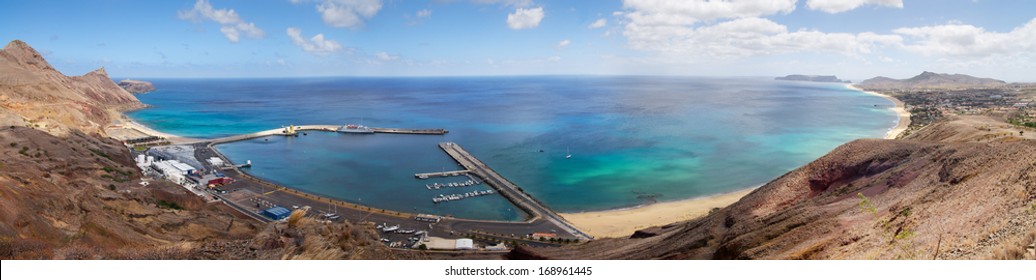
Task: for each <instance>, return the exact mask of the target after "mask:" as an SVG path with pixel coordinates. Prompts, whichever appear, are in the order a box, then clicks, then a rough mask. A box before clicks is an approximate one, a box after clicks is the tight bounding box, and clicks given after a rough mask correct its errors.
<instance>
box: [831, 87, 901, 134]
mask: <svg viewBox="0 0 1036 280" xmlns="http://www.w3.org/2000/svg"><path fill="white" fill-rule="evenodd" d="M845 87H846V88H848V89H851V90H856V91H861V92H863V93H866V94H870V95H875V96H880V97H883V98H885V99H888V100H889V101H892V103H895V104H896V107H893V108H890V109H891V110H892V112H895V113H896V116H897V117H899V120H898V121H896V126H895V127H893V128H891V129H889V131H888V132H887V133H885V139H896V138H899V135H900V134H903V132H905V131H906V130H907V128H909V127H910V112H908V111H907V110H906V104H905V103H903V101H900V100H899V99H898V98H895V97H892V96H891V95H887V94H882V93H878V92H874V91H867V90H863V89H861V88H858V87H856V86H854V85H851V84H849V85H845Z"/></svg>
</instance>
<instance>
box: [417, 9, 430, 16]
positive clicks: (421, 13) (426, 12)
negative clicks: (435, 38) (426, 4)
mask: <svg viewBox="0 0 1036 280" xmlns="http://www.w3.org/2000/svg"><path fill="white" fill-rule="evenodd" d="M430 16H432V10H429V9H424V10H420V11H417V15H415V17H417V18H427V17H430Z"/></svg>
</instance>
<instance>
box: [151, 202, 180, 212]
mask: <svg viewBox="0 0 1036 280" xmlns="http://www.w3.org/2000/svg"><path fill="white" fill-rule="evenodd" d="M157 205H158V207H159V208H167V209H174V210H183V207H180V204H176V202H168V201H165V200H159V201H158V203H157Z"/></svg>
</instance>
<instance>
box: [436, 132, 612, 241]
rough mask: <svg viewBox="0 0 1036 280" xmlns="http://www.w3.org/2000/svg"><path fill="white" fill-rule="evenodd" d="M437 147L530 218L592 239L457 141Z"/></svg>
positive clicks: (585, 238)
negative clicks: (544, 221)
mask: <svg viewBox="0 0 1036 280" xmlns="http://www.w3.org/2000/svg"><path fill="white" fill-rule="evenodd" d="M439 148H441V149H442V150H443V151H445V152H446V154H448V155H449V156H450V157H451V158H453V160H454V161H456V162H457V163H458V164H460V166H462V167H464V168H465V169H466V170H468V171H470V172H471V173H470V174H473V175H475V176H478V177H479V178H481V179H482V182H484V183H486V184H487V185H489V186H490V187H492V188H493V189H495V190H496V192H497V193H500V195H503V196H504V197H505V198H507V200H510V201H511V203H513V204H514V205H515V206H517V207H518V208H520V209H522V210H523V211H525V212H527V213H529V215H532V216H533V218H532V220H536V219H543V220H546V221H547V222H549V223H551V224H554V225H556V226H557V227H558V228H561V229H563V230H565V231H567V232H568V233H570V234H572V235H573V236H576V237H578V238H579V239H583V240H590V239H593V238H592V237H591V236H590V235H588V234H586V233H583V232H582V231H580V230H579V229H578V228H576V227H575V225H572V224H571V223H569V222H568V221H567V220H565V219H564V218H562V217H561V216H559V215H558V214H557V213H556V212H554V210H551V209H550V208H548V207H547V206H546V205H543V204H542V203H540V202H539V201H538V200H536V199H535V198H533V197H532V196H530V195H529V194H527V193H525V190H523V189H522V188H521V187H518V185H516V184H515V183H513V182H511V181H508V180H507V179H506V178H504V177H503V176H500V174H499V173H497V172H496V171H495V170H493V169H492V168H489V166H487V165H486V164H485V163H483V162H482V161H480V160H479V159H478V158H475V156H472V155H471V154H470V153H468V151H466V150H464V148H462V147H461V146H460V145H457V143H453V142H444V143H439Z"/></svg>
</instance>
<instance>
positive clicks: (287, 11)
mask: <svg viewBox="0 0 1036 280" xmlns="http://www.w3.org/2000/svg"><path fill="white" fill-rule="evenodd" d="M3 2H4V3H3V9H0V40H4V41H5V42H6V41H10V40H14V39H20V40H23V41H26V42H28V43H29V44H30V45H32V46H34V47H35V48H36V49H37V50H39V51H40V52H41V53H42V54H43V55H44V56H45V57H46V58H47V59H48V60H49V61H50V62H51V64H53V65H54V66H55V67H56V68H58V69H59V70H61V71H63V72H65V73H66V74H71V75H79V74H83V73H86V72H88V71H91V70H93V69H95V68H97V67H99V66H104V67H105V68H106V69H107V71H108V72H109V73H110V74H111V75H112V76H115V77H294V76H455V75H558V74H575V75H583V74H589V75H689V76H774V75H785V74H792V73H803V74H835V75H838V76H839V77H843V78H851V79H861V78H870V77H873V76H878V75H882V76H890V77H894V78H906V77H910V76H913V75H916V74H918V73H920V72H921V71H934V72H940V73H965V74H972V75H977V76H984V77H994V78H1000V79H1004V80H1008V81H1027V82H1036V75H1033V74H1032V73H1033V69H1036V12H1034V11H1036V4H1034V3H1032V2H1031V1H1022V0H1017V1H992V0H944V1H911V0H843V1H838V0H801V1H796V0H758V1H748V0H746V1H736V0H730V1H692V0H621V1H619V0H611V1H604V0H602V1H542V0H437V1H402V0H395V1H393V0H280V1H227V0H190V1H49V0H37V1H7V0H4V1H3Z"/></svg>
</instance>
